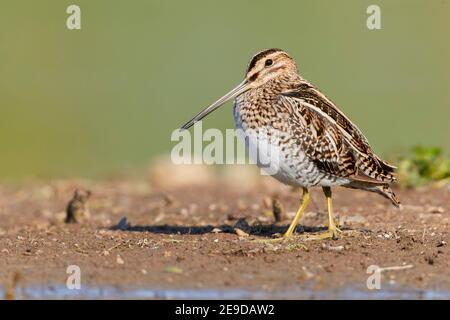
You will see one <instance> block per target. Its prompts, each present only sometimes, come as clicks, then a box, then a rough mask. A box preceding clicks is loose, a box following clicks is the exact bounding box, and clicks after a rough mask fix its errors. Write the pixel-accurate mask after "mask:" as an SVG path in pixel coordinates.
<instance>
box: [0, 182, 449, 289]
mask: <svg viewBox="0 0 450 320" xmlns="http://www.w3.org/2000/svg"><path fill="white" fill-rule="evenodd" d="M77 188H84V189H89V190H90V191H92V196H91V198H90V199H89V200H88V205H89V210H90V218H88V219H86V220H85V221H83V222H81V223H75V224H66V223H64V219H65V212H64V211H65V209H66V206H67V203H68V202H69V200H70V199H71V198H72V195H73V193H74V190H75V189H77ZM164 188H165V191H162V189H158V188H157V187H155V186H154V185H152V184H151V183H147V182H146V181H145V180H143V181H140V180H136V179H115V180H110V181H103V182H96V181H77V180H73V181H72V180H71V181H52V182H48V183H44V182H39V183H38V182H36V183H31V184H27V185H26V186H24V185H20V186H12V185H3V186H1V185H0V286H3V288H4V289H5V288H7V287H8V286H9V284H10V283H11V282H12V279H13V277H14V274H20V280H19V285H20V286H24V287H26V286H36V285H38V286H48V285H58V284H60V285H64V284H65V283H66V279H67V276H68V275H67V273H66V268H67V266H68V265H78V266H79V267H80V268H81V273H82V274H81V275H82V285H85V286H94V287H95V286H97V287H98V286H113V287H118V288H149V289H152V288H158V289H192V290H197V289H198V290H201V289H217V290H222V289H223V290H227V289H246V290H256V291H258V290H260V291H263V292H275V291H277V292H280V291H281V292H282V291H289V290H294V291H295V290H298V289H306V288H308V290H311V292H312V293H313V294H314V293H320V292H321V291H324V290H339V289H342V288H348V287H360V288H363V290H364V289H365V288H366V281H367V277H368V276H369V275H368V274H367V272H366V271H367V268H368V267H369V266H370V265H378V266H380V267H383V268H384V267H400V268H398V270H385V271H383V272H382V273H381V274H382V277H381V279H382V281H381V284H382V288H385V287H386V286H395V287H398V288H406V290H436V291H440V290H444V291H447V292H448V290H449V289H450V250H449V247H448V243H449V241H450V239H449V238H450V232H449V223H450V190H449V188H448V187H443V188H439V189H435V188H425V189H417V190H397V193H398V195H399V197H400V199H401V200H402V203H403V207H402V208H401V209H396V208H394V207H392V206H391V205H390V204H389V203H388V202H387V201H386V200H384V199H383V198H381V197H380V196H378V195H375V194H369V193H366V192H363V191H356V190H347V189H340V188H336V189H335V191H334V194H333V197H334V203H333V204H334V208H335V211H336V213H337V214H338V215H339V217H340V220H341V222H343V230H344V232H343V234H342V237H341V238H340V239H338V240H324V241H303V240H302V235H304V234H309V233H311V232H321V231H323V230H326V224H327V215H326V213H325V212H326V211H325V201H324V197H323V194H322V193H321V191H320V189H317V190H313V191H312V202H311V203H310V205H309V207H308V209H307V212H306V213H305V215H304V217H303V218H302V220H301V226H299V228H298V230H297V236H296V237H294V238H292V239H291V240H289V241H286V242H276V241H275V242H270V241H260V240H269V239H271V238H273V237H276V236H277V234H280V233H283V232H284V231H285V230H286V228H287V226H288V224H289V223H290V221H291V219H292V217H293V214H294V212H295V210H296V209H297V206H298V203H299V197H300V193H299V192H298V191H295V190H292V189H291V188H288V187H284V186H281V185H280V184H279V183H277V182H275V181H274V182H272V181H270V182H267V181H264V182H263V183H257V184H254V185H251V186H244V185H238V184H236V183H228V182H227V181H219V182H208V183H207V184H200V185H196V186H195V185H192V186H186V185H185V186H172V187H170V186H169V187H168V186H165V187H164ZM273 198H276V199H278V200H279V202H280V203H281V204H282V207H283V208H284V209H283V210H282V214H281V220H280V221H279V222H277V223H275V221H274V216H273V214H272V199H273ZM122 217H126V219H127V221H125V220H123V221H122V222H121V223H120V224H119V221H120V220H121V218H122ZM118 224H119V225H118ZM236 227H237V228H238V229H239V230H236ZM120 229H123V230H120ZM365 290H367V289H365ZM367 291H368V290H367Z"/></svg>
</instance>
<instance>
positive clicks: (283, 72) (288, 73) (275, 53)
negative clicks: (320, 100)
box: [181, 49, 299, 129]
mask: <svg viewBox="0 0 450 320" xmlns="http://www.w3.org/2000/svg"><path fill="white" fill-rule="evenodd" d="M298 77H299V75H298V69H297V65H296V64H295V62H294V60H293V59H292V58H291V57H289V55H288V54H287V53H286V52H284V51H283V50H280V49H268V50H264V51H261V52H259V53H257V54H256V55H254V56H253V57H252V59H251V60H250V63H249V64H248V67H247V72H246V74H245V79H244V81H242V82H241V83H240V84H239V85H238V86H237V87H235V88H234V89H233V90H231V91H230V92H228V93H227V94H225V95H224V96H223V97H222V98H220V99H218V100H217V101H216V102H214V103H213V104H211V105H210V106H208V107H206V108H205V109H203V111H201V112H200V113H199V114H197V115H196V116H195V117H194V118H192V119H191V120H189V121H188V122H187V123H186V124H184V125H183V126H182V127H181V129H187V128H189V127H191V126H192V125H194V124H195V123H196V122H197V121H200V120H202V119H203V118H204V117H206V116H207V115H208V114H210V113H211V112H213V111H214V110H217V109H218V108H219V107H220V106H222V105H223V104H224V103H225V102H227V101H229V100H232V99H235V98H237V97H238V96H240V95H241V94H244V93H245V92H247V91H249V90H251V89H256V88H259V87H261V86H263V85H264V84H266V83H267V82H268V81H270V80H274V79H277V78H278V79H280V82H281V81H283V80H284V82H286V83H288V82H290V80H293V79H297V78H298Z"/></svg>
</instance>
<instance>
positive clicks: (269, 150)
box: [234, 107, 347, 187]
mask: <svg viewBox="0 0 450 320" xmlns="http://www.w3.org/2000/svg"><path fill="white" fill-rule="evenodd" d="M235 109H236V107H235ZM234 119H235V123H236V127H237V129H238V130H239V135H240V136H241V138H242V139H244V141H245V146H246V148H247V150H248V153H249V158H250V160H251V161H252V163H255V164H256V165H257V166H258V167H259V168H261V169H262V172H263V174H265V175H270V176H272V177H274V178H275V179H277V180H279V181H280V182H282V183H284V184H287V185H291V186H299V187H311V186H332V185H338V184H343V183H346V182H347V179H336V178H335V177H332V176H330V175H329V174H327V173H324V172H321V171H320V170H319V169H318V168H317V166H316V165H315V164H314V162H313V161H311V160H310V159H309V158H308V157H307V156H306V154H305V153H304V152H303V151H302V150H301V149H300V146H299V145H295V144H293V143H291V140H289V139H288V138H287V137H286V136H285V134H283V133H281V132H277V131H276V130H274V129H273V128H271V127H263V128H259V129H258V130H257V131H256V130H253V129H249V128H247V126H246V125H245V123H242V121H241V119H240V117H239V116H238V114H237V112H236V110H234ZM267 132H270V134H267Z"/></svg>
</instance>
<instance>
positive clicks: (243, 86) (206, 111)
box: [181, 80, 250, 130]
mask: <svg viewBox="0 0 450 320" xmlns="http://www.w3.org/2000/svg"><path fill="white" fill-rule="evenodd" d="M249 89H250V86H249V84H248V82H247V80H244V81H242V82H241V83H240V84H239V85H238V86H237V87H236V88H234V89H233V90H231V91H230V92H228V93H227V94H225V95H224V96H223V97H222V98H220V99H219V100H217V101H216V102H214V103H213V104H212V105H210V106H209V107H206V108H205V109H204V110H203V111H201V112H200V113H199V114H197V115H196V116H195V117H194V118H192V119H191V120H189V121H188V122H187V123H186V124H185V125H184V126H182V127H181V130H185V129H189V128H190V127H192V126H193V125H194V124H195V123H196V122H198V121H200V120H202V119H203V118H204V117H206V116H207V115H208V114H210V113H211V112H213V111H214V110H217V109H218V108H219V107H220V106H222V105H223V104H224V103H225V102H227V101H230V100H232V99H234V98H236V97H238V96H239V95H241V94H243V93H244V92H246V91H247V90H249Z"/></svg>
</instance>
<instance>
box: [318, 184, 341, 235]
mask: <svg viewBox="0 0 450 320" xmlns="http://www.w3.org/2000/svg"><path fill="white" fill-rule="evenodd" d="M322 189H323V193H325V197H327V208H328V232H329V234H330V236H331V238H333V239H336V238H337V236H338V233H340V232H341V230H340V229H339V228H338V227H336V221H335V218H334V213H333V204H332V200H331V188H330V187H323V188H322Z"/></svg>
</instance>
